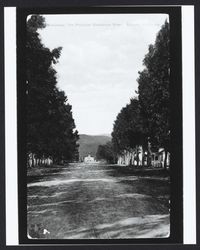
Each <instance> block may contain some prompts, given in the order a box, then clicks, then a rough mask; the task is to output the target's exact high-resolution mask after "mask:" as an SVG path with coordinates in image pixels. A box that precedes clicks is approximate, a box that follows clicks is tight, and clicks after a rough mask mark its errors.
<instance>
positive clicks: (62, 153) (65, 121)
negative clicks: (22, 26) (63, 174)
mask: <svg viewBox="0 0 200 250" xmlns="http://www.w3.org/2000/svg"><path fill="white" fill-rule="evenodd" d="M45 26H46V23H45V19H44V17H43V16H40V15H32V16H31V17H30V18H29V19H28V21H27V37H26V73H27V74H26V79H27V80H26V98H27V116H26V117H27V157H28V158H29V162H30V157H31V158H32V160H33V161H34V159H47V158H49V159H51V160H52V161H53V162H54V163H58V162H61V161H64V160H66V161H71V160H76V159H78V144H77V140H78V138H79V136H78V132H77V130H75V123H74V119H73V117H72V106H71V105H70V104H69V103H68V102H67V96H66V95H65V93H64V92H63V91H61V90H59V88H58V87H57V77H56V71H55V69H54V67H53V65H54V64H56V63H57V62H58V59H59V57H60V55H61V50H62V48H61V47H59V48H55V49H53V50H50V49H49V48H47V47H45V46H44V44H42V41H41V39H40V35H39V32H38V30H39V29H43V28H45ZM34 162H35V161H34Z"/></svg>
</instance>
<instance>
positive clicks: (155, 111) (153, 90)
mask: <svg viewBox="0 0 200 250" xmlns="http://www.w3.org/2000/svg"><path fill="white" fill-rule="evenodd" d="M143 63H144V66H145V69H144V70H143V71H142V72H139V78H138V84H139V87H138V93H139V102H140V105H141V112H142V114H143V116H144V117H145V119H146V121H147V123H146V124H147V129H148V135H149V140H150V142H151V144H152V146H153V147H155V148H158V147H164V148H165V150H169V140H170V125H169V116H170V109H169V102H170V95H169V80H170V74H169V67H170V57H169V23H168V22H167V21H166V22H165V24H164V25H163V26H162V28H161V30H160V31H159V33H158V35H157V37H156V41H155V44H154V45H150V46H149V52H148V54H147V55H146V56H145V58H144V61H143Z"/></svg>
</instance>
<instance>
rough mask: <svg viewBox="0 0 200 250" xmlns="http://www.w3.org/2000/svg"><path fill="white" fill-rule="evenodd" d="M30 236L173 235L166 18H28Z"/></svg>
mask: <svg viewBox="0 0 200 250" xmlns="http://www.w3.org/2000/svg"><path fill="white" fill-rule="evenodd" d="M24 53H25V58H26V63H25V64H26V104H27V105H26V126H27V131H26V159H27V161H26V162H27V164H26V165H27V166H26V169H27V237H28V239H35V240H38V239H52V240H53V239H60V240H62V239H146V238H148V239H155V238H156V239H159V238H168V237H170V200H171V197H170V190H171V178H170V163H171V159H170V158H171V137H170V132H171V124H170V121H171V118H170V117H171V107H172V105H171V104H170V96H171V92H170V18H169V15H168V14H164V13H160V14H159V13H129V14H127V13H126V14H125V13H124V14H122V13H121V14H111V13H110V14H109V13H106V14H101V13H99V14H34V13H33V14H31V15H28V16H27V19H26V49H25V51H24Z"/></svg>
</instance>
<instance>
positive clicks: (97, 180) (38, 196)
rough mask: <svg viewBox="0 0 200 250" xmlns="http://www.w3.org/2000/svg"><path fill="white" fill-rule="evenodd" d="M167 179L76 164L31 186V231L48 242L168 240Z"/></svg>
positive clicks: (36, 178)
mask: <svg viewBox="0 0 200 250" xmlns="http://www.w3.org/2000/svg"><path fill="white" fill-rule="evenodd" d="M168 203H169V180H166V179H164V178H152V177H141V176H136V175H133V174H123V173H120V172H119V171H118V169H117V168H116V167H115V166H114V165H103V164H93V165H92V164H84V163H73V164H69V166H65V167H53V168H49V171H48V172H46V174H44V175H42V176H34V177H33V178H31V180H29V182H28V206H27V211H28V228H31V227H33V226H34V225H38V224H39V225H40V226H41V227H42V228H43V229H45V230H47V231H48V232H49V233H48V238H50V239H117V238H163V237H168V236H169V228H170V226H169V224H170V222H169V221H170V216H169V204H168Z"/></svg>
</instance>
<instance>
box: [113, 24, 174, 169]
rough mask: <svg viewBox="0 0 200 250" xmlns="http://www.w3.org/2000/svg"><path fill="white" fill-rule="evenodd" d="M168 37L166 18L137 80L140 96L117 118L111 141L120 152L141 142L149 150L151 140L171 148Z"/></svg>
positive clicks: (156, 148)
mask: <svg viewBox="0 0 200 250" xmlns="http://www.w3.org/2000/svg"><path fill="white" fill-rule="evenodd" d="M169 41H170V39H169V23H168V22H167V21H166V22H165V24H164V25H163V26H162V27H161V30H160V31H159V32H158V34H157V37H156V41H155V44H154V45H150V46H149V51H148V53H147V54H146V55H145V58H144V60H143V64H144V66H145V67H144V70H143V71H141V72H139V77H138V80H137V81H138V92H137V93H138V99H131V101H130V103H129V104H127V105H126V107H124V108H122V110H121V111H120V113H119V114H118V116H117V118H116V121H115V122H114V126H113V132H112V142H113V147H114V151H115V152H116V153H117V154H122V153H123V151H124V150H131V149H134V148H137V146H139V145H141V146H143V149H146V150H147V149H148V148H149V147H148V145H149V143H150V144H151V148H154V149H155V150H158V148H160V147H163V148H164V149H165V151H166V152H168V151H169V142H170V123H169V117H170V108H169V103H170V94H169V80H170V72H169V68H170V57H169ZM165 155H167V154H165ZM165 164H166V157H165Z"/></svg>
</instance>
